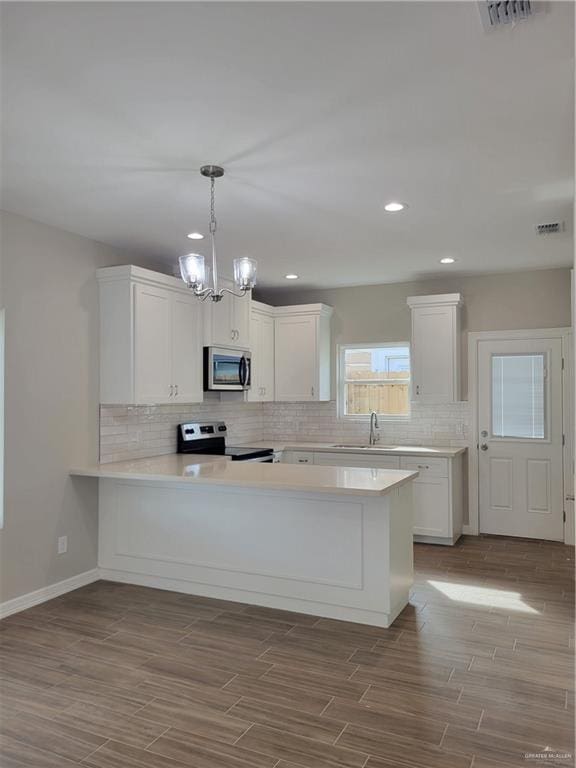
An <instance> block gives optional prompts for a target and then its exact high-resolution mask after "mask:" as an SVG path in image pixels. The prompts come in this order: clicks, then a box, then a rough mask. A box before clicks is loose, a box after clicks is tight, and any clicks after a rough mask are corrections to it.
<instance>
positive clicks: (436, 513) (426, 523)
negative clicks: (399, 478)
mask: <svg viewBox="0 0 576 768" xmlns="http://www.w3.org/2000/svg"><path fill="white" fill-rule="evenodd" d="M412 487H413V492H414V496H413V503H414V535H415V536H431V537H434V538H442V539H449V538H451V537H452V517H451V514H450V494H449V489H448V480H447V478H436V479H434V480H432V479H428V480H426V481H420V480H415V481H414V482H413V483H412Z"/></svg>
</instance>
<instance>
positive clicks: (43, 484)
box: [0, 213, 152, 602]
mask: <svg viewBox="0 0 576 768" xmlns="http://www.w3.org/2000/svg"><path fill="white" fill-rule="evenodd" d="M0 224H1V233H0V246H1V251H0V255H1V268H0V276H1V277H0V280H1V283H0V306H2V302H3V305H4V306H5V308H6V456H5V468H6V474H5V521H4V529H3V530H2V531H0V602H1V601H4V600H8V599H10V598H13V597H17V596H19V595H22V594H25V593H27V592H31V591H33V590H36V589H40V588H41V587H45V586H47V585H49V584H53V583H55V582H57V581H60V580H61V579H66V578H69V577H71V576H74V575H76V574H78V573H82V572H83V571H86V570H89V569H91V568H94V567H95V566H96V549H97V535H96V534H97V516H96V515H97V499H98V495H97V487H96V481H94V480H92V479H88V478H86V479H84V478H81V479H80V478H79V479H75V480H72V479H71V478H70V477H68V469H69V468H70V467H71V466H73V465H75V464H84V463H86V462H95V461H97V457H98V296H97V285H96V276H95V270H96V268H97V267H101V266H107V265H113V264H122V263H132V262H133V260H134V259H133V257H129V256H125V255H124V256H123V255H122V254H120V253H118V252H115V251H113V250H112V249H110V248H108V247H106V246H104V245H101V244H99V243H95V242H92V241H90V240H86V239H84V238H81V237H78V236H76V235H72V234H69V233H67V232H63V231H61V230H57V229H53V228H52V227H48V226H45V225H43V224H40V223H37V222H34V221H30V220H28V219H24V218H21V217H19V216H15V215H13V214H6V213H2V214H1V219H0ZM143 266H152V265H146V264H143ZM65 534H66V535H67V536H68V553H67V554H65V555H60V556H57V555H56V541H57V538H58V536H62V535H65Z"/></svg>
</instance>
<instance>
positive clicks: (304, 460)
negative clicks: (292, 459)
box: [298, 459, 308, 464]
mask: <svg viewBox="0 0 576 768" xmlns="http://www.w3.org/2000/svg"><path fill="white" fill-rule="evenodd" d="M298 464H308V459H298Z"/></svg>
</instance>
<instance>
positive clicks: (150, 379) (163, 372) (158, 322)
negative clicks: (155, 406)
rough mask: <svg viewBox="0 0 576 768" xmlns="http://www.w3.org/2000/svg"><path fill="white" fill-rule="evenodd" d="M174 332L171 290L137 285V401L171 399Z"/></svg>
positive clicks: (135, 369)
mask: <svg viewBox="0 0 576 768" xmlns="http://www.w3.org/2000/svg"><path fill="white" fill-rule="evenodd" d="M171 333H172V293H171V292H170V291H169V290H166V289H164V288H156V287H155V286H148V285H138V284H136V285H134V402H137V403H168V402H170V400H171V395H172V393H173V391H174V389H173V384H172V369H171V364H172V350H171V343H170V340H171ZM108 341H110V340H108ZM123 402H126V400H124V401H123Z"/></svg>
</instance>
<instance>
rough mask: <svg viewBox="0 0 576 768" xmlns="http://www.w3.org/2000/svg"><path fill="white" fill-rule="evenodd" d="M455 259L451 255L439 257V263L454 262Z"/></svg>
mask: <svg viewBox="0 0 576 768" xmlns="http://www.w3.org/2000/svg"><path fill="white" fill-rule="evenodd" d="M455 261H456V259H453V258H452V256H445V257H444V258H443V259H440V264H454V262H455Z"/></svg>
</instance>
